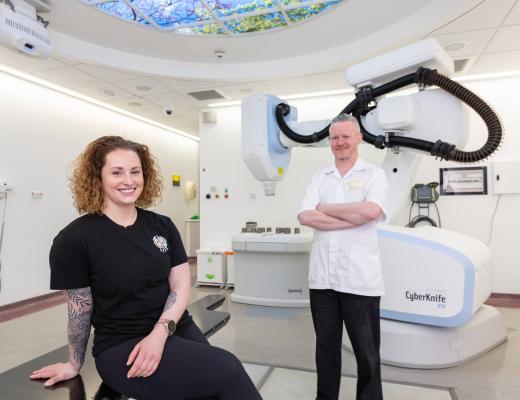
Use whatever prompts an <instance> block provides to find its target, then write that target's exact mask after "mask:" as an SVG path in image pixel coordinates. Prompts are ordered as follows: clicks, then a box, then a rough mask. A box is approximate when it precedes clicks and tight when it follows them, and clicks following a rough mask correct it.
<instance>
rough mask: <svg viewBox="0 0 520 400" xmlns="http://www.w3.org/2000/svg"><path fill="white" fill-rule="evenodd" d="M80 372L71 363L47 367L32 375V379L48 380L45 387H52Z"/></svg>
mask: <svg viewBox="0 0 520 400" xmlns="http://www.w3.org/2000/svg"><path fill="white" fill-rule="evenodd" d="M78 373H79V371H78V370H77V369H76V368H74V367H73V366H72V364H71V363H70V362H67V363H58V364H52V365H47V366H45V367H43V368H41V369H39V370H37V371H34V372H33V373H32V374H31V379H48V378H50V379H48V380H47V381H46V382H45V383H44V385H45V386H51V385H54V384H55V383H57V382H61V381H66V380H68V379H72V378H74V377H75V376H76V375H78Z"/></svg>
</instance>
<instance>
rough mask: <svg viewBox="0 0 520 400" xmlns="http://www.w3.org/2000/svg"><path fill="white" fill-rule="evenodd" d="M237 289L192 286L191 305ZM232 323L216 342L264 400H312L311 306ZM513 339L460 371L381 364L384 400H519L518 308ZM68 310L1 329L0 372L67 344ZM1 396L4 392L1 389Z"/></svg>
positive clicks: (349, 380) (350, 395)
mask: <svg viewBox="0 0 520 400" xmlns="http://www.w3.org/2000/svg"><path fill="white" fill-rule="evenodd" d="M216 292H218V293H223V294H226V295H227V294H230V293H231V290H224V289H216V288H207V287H199V288H194V289H193V290H192V294H191V297H192V298H191V301H190V302H192V301H194V300H196V299H199V298H201V297H203V296H205V295H207V294H209V293H216ZM219 310H222V311H228V312H230V313H231V319H230V321H229V322H228V324H227V325H226V326H225V327H224V328H223V329H221V330H220V331H218V332H217V333H216V334H215V335H213V336H212V337H211V338H210V342H211V343H212V344H213V345H215V346H219V347H222V348H225V349H227V350H229V351H231V352H233V353H234V354H236V355H237V356H238V357H239V358H240V360H242V362H243V363H245V366H246V369H247V371H248V372H249V374H250V375H251V377H252V379H253V380H254V381H255V383H256V384H257V386H259V387H261V393H262V396H263V398H264V399H265V400H291V399H309V400H310V399H313V398H314V397H313V393H314V390H315V373H314V332H313V328H312V322H311V316H310V310H309V309H307V308H274V307H262V306H251V305H245V304H238V303H233V302H231V301H229V300H227V301H226V302H225V303H224V305H223V306H222V307H221V308H219ZM499 311H500V312H501V313H502V315H503V316H504V319H505V321H506V325H507V327H508V341H507V342H505V343H504V344H502V345H500V346H498V347H497V348H495V349H493V350H492V351H490V352H488V353H486V354H484V355H482V356H481V357H479V358H477V359H474V360H470V361H468V362H466V363H464V364H462V365H459V366H456V367H452V368H447V369H438V370H418V369H406V368H399V367H393V366H386V365H385V366H383V368H382V375H383V380H384V385H383V391H384V395H385V399H386V400H394V399H395V400H397V399H399V400H408V399H410V400H411V399H417V398H421V400H444V399H446V400H449V399H454V400H513V399H514V400H518V398H520V380H519V379H518V376H519V373H520V333H519V332H520V310H519V309H514V308H499ZM66 315H67V313H66V307H65V305H64V304H62V305H58V306H54V307H51V308H48V309H46V310H43V311H39V312H36V313H33V314H29V315H26V316H23V317H19V318H16V319H13V320H10V321H6V322H3V323H0V354H1V357H0V372H3V371H6V370H8V369H10V368H13V367H15V366H17V365H19V364H21V363H22V362H25V361H27V360H30V359H32V358H35V357H36V356H39V355H41V354H44V353H46V352H49V351H51V350H54V349H56V348H58V347H61V346H63V345H64V344H66V340H67V339H66ZM342 372H343V375H344V378H343V382H342V393H341V396H340V397H341V399H354V391H355V380H354V379H353V377H355V361H354V358H353V356H352V355H351V354H350V353H348V352H347V351H343V371H342ZM0 392H1V388H0Z"/></svg>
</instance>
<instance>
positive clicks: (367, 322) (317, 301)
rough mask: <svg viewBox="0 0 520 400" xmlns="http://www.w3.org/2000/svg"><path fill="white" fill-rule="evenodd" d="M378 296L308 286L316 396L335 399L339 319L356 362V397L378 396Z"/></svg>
mask: <svg viewBox="0 0 520 400" xmlns="http://www.w3.org/2000/svg"><path fill="white" fill-rule="evenodd" d="M380 299H381V298H380V297H371V296H359V295H355V294H350V293H342V292H337V291H334V290H330V289H324V290H318V289H311V290H310V303H311V312H312V321H313V324H314V330H315V332H316V369H317V371H318V391H317V397H316V399H317V400H337V399H338V396H339V387H340V380H341V339H342V334H343V323H344V324H345V328H346V329H347V333H348V336H349V338H350V342H351V343H352V348H353V350H354V355H355V357H356V362H357V375H358V380H357V391H356V400H382V399H383V391H382V388H381V360H380V357H379V346H380V343H381V339H380V338H381V334H380V327H379V302H380Z"/></svg>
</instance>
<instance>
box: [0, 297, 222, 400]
mask: <svg viewBox="0 0 520 400" xmlns="http://www.w3.org/2000/svg"><path fill="white" fill-rule="evenodd" d="M224 300H225V297H224V296H223V295H221V294H210V295H208V296H206V297H203V298H202V299H200V300H197V301H195V302H194V303H192V304H190V305H189V306H188V310H189V312H190V314H191V316H192V317H193V320H194V321H195V323H196V324H197V326H198V327H199V328H200V329H201V331H202V332H203V333H204V335H206V337H209V336H211V335H212V334H213V333H215V332H216V331H218V330H219V329H220V328H222V327H223V326H224V325H225V324H226V323H227V321H228V320H229V317H230V315H229V313H227V312H222V311H214V310H215V308H217V307H219V306H220V305H221V304H222V303H223V302H224ZM35 331H37V327H35ZM34 340H38V338H37V336H35V339H34ZM22 345H23V344H22ZM91 346H92V343H91V342H89V345H88V349H87V354H90V352H91ZM68 356H69V349H68V345H66V346H63V347H60V348H58V349H56V350H53V351H51V352H49V353H47V354H44V355H42V356H40V357H38V358H35V359H33V360H30V361H28V362H26V363H24V364H21V365H19V366H18V367H15V368H12V369H10V370H8V371H5V372H4V373H2V374H0V399H2V400H91V399H93V400H116V399H117V400H125V399H128V398H127V397H126V396H122V395H120V394H118V393H116V392H114V391H112V390H111V389H110V388H109V387H107V386H106V385H105V384H103V383H102V382H101V378H100V377H99V375H98V373H97V371H96V367H95V365H94V359H93V358H92V357H90V356H88V357H85V363H84V364H83V367H82V368H81V373H80V375H78V376H77V377H75V378H74V379H71V380H69V381H65V382H59V383H57V384H56V385H53V386H51V387H49V388H45V387H44V386H43V382H45V380H43V379H42V380H35V381H34V380H31V379H29V376H30V375H31V373H32V372H33V371H35V370H37V369H39V368H41V367H43V366H45V365H48V364H54V363H57V362H63V361H64V360H67V359H68Z"/></svg>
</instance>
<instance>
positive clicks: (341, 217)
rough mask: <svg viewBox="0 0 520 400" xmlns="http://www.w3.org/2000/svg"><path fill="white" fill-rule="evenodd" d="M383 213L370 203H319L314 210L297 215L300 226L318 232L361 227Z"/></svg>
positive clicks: (377, 206) (374, 204) (379, 208)
mask: <svg viewBox="0 0 520 400" xmlns="http://www.w3.org/2000/svg"><path fill="white" fill-rule="evenodd" d="M382 212H383V211H382V210H381V207H379V205H378V204H376V203H374V202H372V201H361V202H356V203H319V204H318V206H317V207H316V210H307V211H302V212H301V213H300V214H298V221H299V222H300V224H302V225H305V226H309V227H311V228H314V229H317V230H320V231H333V230H338V229H349V228H355V227H356V226H361V225H364V224H366V223H367V222H370V221H375V220H377V219H378V218H379V216H380V215H381V213H382Z"/></svg>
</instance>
